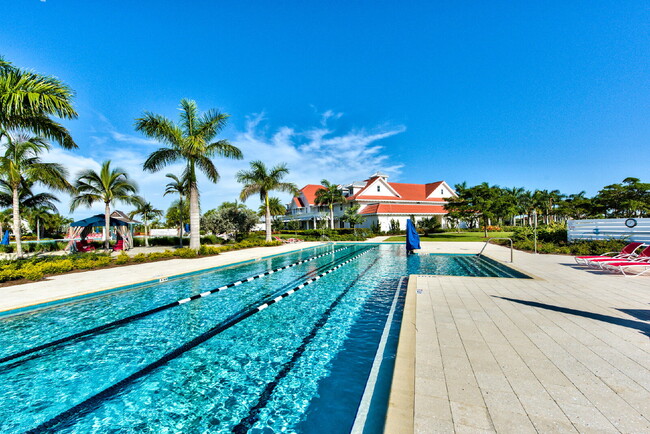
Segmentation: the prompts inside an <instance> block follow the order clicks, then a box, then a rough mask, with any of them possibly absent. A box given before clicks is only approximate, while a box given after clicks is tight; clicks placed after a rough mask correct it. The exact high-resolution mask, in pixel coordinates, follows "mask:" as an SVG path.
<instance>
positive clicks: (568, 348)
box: [415, 243, 650, 432]
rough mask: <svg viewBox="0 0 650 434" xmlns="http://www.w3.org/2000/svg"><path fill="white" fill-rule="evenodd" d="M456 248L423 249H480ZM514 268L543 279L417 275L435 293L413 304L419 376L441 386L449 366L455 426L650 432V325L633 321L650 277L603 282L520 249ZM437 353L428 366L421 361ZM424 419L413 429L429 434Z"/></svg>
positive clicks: (647, 296)
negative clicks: (415, 317)
mask: <svg viewBox="0 0 650 434" xmlns="http://www.w3.org/2000/svg"><path fill="white" fill-rule="evenodd" d="M460 244H461V243H423V247H424V250H425V251H427V252H443V251H444V252H447V253H454V252H463V253H467V252H468V251H470V250H471V249H472V248H476V251H478V250H480V248H481V247H482V244H472V243H462V245H460ZM487 254H488V255H490V256H492V258H493V259H495V260H497V261H504V260H505V259H506V258H508V256H509V251H508V250H507V249H504V248H501V247H498V246H490V247H489V248H488V249H487ZM515 266H516V268H517V269H518V270H520V271H522V272H524V273H526V274H529V275H532V276H534V277H535V279H530V280H524V279H497V278H476V277H455V276H418V277H417V280H418V285H419V286H422V287H426V288H428V294H427V295H428V296H427V297H418V298H417V299H415V302H416V303H417V304H418V317H417V332H416V335H417V338H416V339H417V343H418V349H417V350H416V371H417V372H416V377H417V378H418V379H419V380H420V381H422V382H423V384H435V387H436V388H438V389H442V384H441V383H440V381H441V377H440V375H439V371H435V373H434V366H439V364H442V366H443V371H444V378H443V379H442V380H444V382H445V383H446V390H447V392H448V399H449V402H450V408H451V413H452V415H453V429H454V430H455V431H456V432H479V431H480V430H485V431H491V430H495V431H497V432H528V431H530V432H532V431H534V430H537V431H538V432H576V431H579V432H617V431H622V432H650V424H649V421H648V418H649V417H650V399H648V398H650V365H649V364H648V360H650V342H649V340H648V335H650V322H648V321H643V320H640V319H638V318H635V317H634V316H633V315H632V313H634V311H635V310H638V311H644V310H646V311H647V310H649V307H648V305H649V304H650V277H648V278H638V279H634V278H625V277H622V276H616V275H612V274H604V273H602V272H594V271H590V270H584V269H581V268H580V267H576V266H575V265H574V264H573V259H572V258H570V257H563V256H555V255H539V256H536V255H532V254H526V253H522V252H515ZM423 295H424V294H423ZM425 324H426V327H424V325H425ZM421 326H422V327H421ZM429 339H432V340H434V341H436V342H438V344H437V345H432V344H430V343H429ZM420 343H422V347H420V346H419V345H420ZM430 353H433V354H434V357H432V362H427V363H419V361H418V360H417V359H418V358H425V359H426V358H427V356H428V355H429V354H430ZM436 364H437V365H436ZM427 375H432V376H434V377H435V380H434V382H433V383H427V382H426V376H427ZM430 387H431V386H430ZM416 389H417V388H416ZM416 392H417V391H416ZM438 399H444V398H443V397H438ZM416 400H417V396H416ZM421 413H422V412H420V414H419V415H416V417H415V425H416V426H418V427H420V429H422V430H423V431H422V432H426V429H425V428H424V427H425V426H426V424H419V422H418V420H419V417H426V415H425V414H421ZM432 426H433V425H432ZM449 431H451V430H449ZM429 432H435V431H429Z"/></svg>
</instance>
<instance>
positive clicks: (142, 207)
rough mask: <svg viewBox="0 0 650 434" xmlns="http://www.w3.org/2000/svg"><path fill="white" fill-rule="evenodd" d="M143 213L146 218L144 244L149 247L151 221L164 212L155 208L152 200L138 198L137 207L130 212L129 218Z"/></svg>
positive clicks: (144, 218)
mask: <svg viewBox="0 0 650 434" xmlns="http://www.w3.org/2000/svg"><path fill="white" fill-rule="evenodd" d="M137 215H141V216H142V219H143V220H144V246H145V247H149V221H150V220H153V219H155V218H156V217H160V216H162V215H163V212H162V211H161V210H159V209H156V208H154V206H153V205H152V204H151V202H147V201H145V200H144V198H141V197H140V198H138V203H137V205H136V208H135V209H134V210H133V211H131V212H130V213H129V218H133V217H135V216H137Z"/></svg>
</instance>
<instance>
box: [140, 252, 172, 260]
mask: <svg viewBox="0 0 650 434" xmlns="http://www.w3.org/2000/svg"><path fill="white" fill-rule="evenodd" d="M147 257H148V258H149V259H151V260H154V259H167V258H173V257H174V252H172V251H171V250H165V251H164V252H153V253H149V255H148V256H147Z"/></svg>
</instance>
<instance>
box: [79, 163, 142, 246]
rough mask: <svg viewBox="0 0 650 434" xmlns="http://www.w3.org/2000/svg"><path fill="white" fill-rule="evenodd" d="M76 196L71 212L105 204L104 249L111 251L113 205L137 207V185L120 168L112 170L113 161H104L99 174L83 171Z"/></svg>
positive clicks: (90, 170) (89, 170) (88, 170)
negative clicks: (120, 204)
mask: <svg viewBox="0 0 650 434" xmlns="http://www.w3.org/2000/svg"><path fill="white" fill-rule="evenodd" d="M74 187H75V190H76V196H75V197H74V198H72V202H71V203H70V211H71V212H72V211H74V210H75V209H77V208H79V207H80V206H82V205H83V206H87V207H89V208H90V207H91V206H92V205H93V204H94V203H95V202H103V203H104V225H105V226H104V227H105V230H106V239H105V240H104V248H105V249H106V250H108V249H109V247H110V243H109V235H110V227H111V226H110V225H111V204H112V203H115V202H124V203H128V204H134V205H136V204H137V203H138V197H137V196H135V194H136V193H137V192H138V187H137V186H136V184H135V183H134V182H133V181H132V180H130V179H129V177H128V175H127V174H126V172H125V171H124V170H122V169H120V168H117V167H116V168H111V160H107V161H104V162H103V163H102V168H101V169H100V171H99V173H97V172H95V171H94V170H92V169H87V170H84V171H82V172H81V173H79V174H78V175H77V180H76V181H75V184H74Z"/></svg>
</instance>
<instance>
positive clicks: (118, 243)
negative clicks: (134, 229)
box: [113, 240, 124, 252]
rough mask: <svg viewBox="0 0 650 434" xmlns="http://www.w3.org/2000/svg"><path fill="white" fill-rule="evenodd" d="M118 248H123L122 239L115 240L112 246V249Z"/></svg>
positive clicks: (116, 249) (118, 249)
mask: <svg viewBox="0 0 650 434" xmlns="http://www.w3.org/2000/svg"><path fill="white" fill-rule="evenodd" d="M120 250H124V240H117V241H116V242H115V245H114V246H113V251H114V252H117V251H120Z"/></svg>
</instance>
